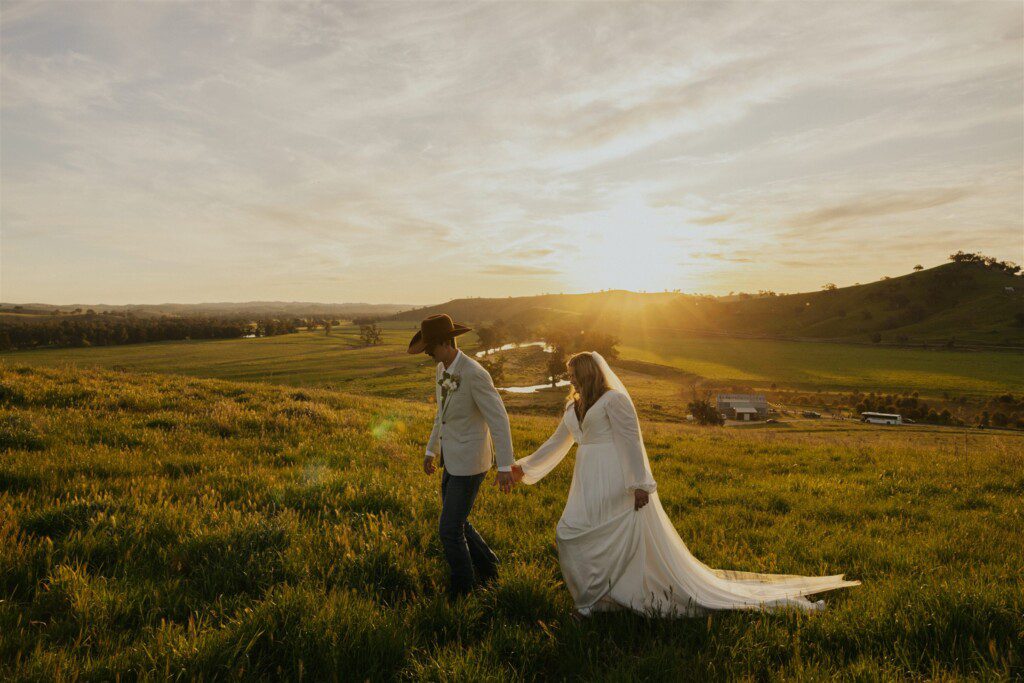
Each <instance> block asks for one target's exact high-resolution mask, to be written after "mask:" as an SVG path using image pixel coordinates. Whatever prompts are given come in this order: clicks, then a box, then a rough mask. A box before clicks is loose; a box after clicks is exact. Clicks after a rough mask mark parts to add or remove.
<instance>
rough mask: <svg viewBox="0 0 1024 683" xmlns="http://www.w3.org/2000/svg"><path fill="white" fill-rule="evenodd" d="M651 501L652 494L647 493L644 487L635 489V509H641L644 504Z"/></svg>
mask: <svg viewBox="0 0 1024 683" xmlns="http://www.w3.org/2000/svg"><path fill="white" fill-rule="evenodd" d="M649 502H651V494H649V493H647V491H644V490H643V489H635V490H634V491H633V509H634V510H639V509H640V508H642V507H643V506H644V505H647V504H648V503H649Z"/></svg>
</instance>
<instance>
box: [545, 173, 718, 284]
mask: <svg viewBox="0 0 1024 683" xmlns="http://www.w3.org/2000/svg"><path fill="white" fill-rule="evenodd" d="M691 217H692V215H691V213H690V212H689V211H688V210H686V209H684V208H683V207H679V206H666V207H652V206H651V205H650V204H648V202H647V201H646V200H645V198H644V197H643V196H642V195H641V194H640V193H630V194H628V195H625V196H623V197H621V198H619V199H618V201H616V203H615V204H613V205H612V206H611V207H609V208H608V209H605V210H601V211H594V212H588V213H586V214H578V215H576V216H573V217H572V220H571V221H570V222H569V223H568V224H566V225H565V227H566V229H567V230H568V231H569V232H570V235H571V237H572V240H573V244H574V254H573V263H572V265H571V268H570V272H569V279H570V281H571V285H572V286H573V287H574V288H576V289H582V290H588V291H594V290H599V289H629V290H632V291H649V292H650V291H662V290H674V289H682V290H684V291H692V290H695V289H697V290H699V289H700V288H701V283H702V282H706V280H707V276H708V275H709V271H711V270H715V269H718V268H721V267H722V265H723V264H722V263H721V262H718V261H714V260H713V259H709V262H708V263H701V262H697V263H694V261H693V259H692V258H691V255H692V254H695V253H707V252H709V251H713V250H714V249H713V240H712V239H711V237H710V236H709V234H708V231H707V228H706V227H705V226H700V225H695V224H692V223H690V222H689V220H688V219H689V218H691ZM711 261H714V262H711Z"/></svg>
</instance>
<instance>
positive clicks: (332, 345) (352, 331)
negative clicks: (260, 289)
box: [0, 323, 432, 396]
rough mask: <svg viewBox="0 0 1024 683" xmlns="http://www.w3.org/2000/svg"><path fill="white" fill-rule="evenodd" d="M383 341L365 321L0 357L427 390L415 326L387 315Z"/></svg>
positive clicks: (391, 392) (392, 391)
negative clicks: (370, 343) (365, 341)
mask: <svg viewBox="0 0 1024 683" xmlns="http://www.w3.org/2000/svg"><path fill="white" fill-rule="evenodd" d="M381 327H382V328H384V341H385V343H384V344H382V345H380V346H374V347H363V346H361V345H360V342H359V339H358V337H359V328H358V327H356V326H353V325H342V326H337V327H335V328H334V329H333V330H332V332H331V334H330V335H326V334H324V332H323V330H320V331H315V332H298V333H295V334H286V335H279V336H275V337H261V338H258V339H225V340H216V341H205V340H202V341H168V342H154V343H147V344H127V345H123V346H97V347H92V348H71V349H40V350H34V351H15V352H10V353H5V354H0V361H8V362H14V363H18V364H21V365H37V366H47V367H59V366H63V365H76V366H80V367H99V368H108V369H115V370H132V371H144V372H168V373H175V374H181V375H190V376H194V377H211V378H217V379H227V380H238V381H257V382H270V383H272V384H288V385H291V386H299V387H306V386H309V387H314V386H315V387H325V388H341V387H343V388H345V389H346V390H347V391H357V392H364V393H374V394H378V395H381V396H413V395H422V394H423V393H424V392H423V381H422V375H423V368H425V367H428V366H430V367H432V363H431V361H430V359H429V358H427V357H426V356H424V355H422V354H420V355H417V356H411V355H409V354H407V353H406V352H405V349H406V347H407V346H408V343H409V338H410V337H412V334H413V332H414V331H415V329H417V328H416V327H415V326H413V325H410V324H409V323H382V325H381Z"/></svg>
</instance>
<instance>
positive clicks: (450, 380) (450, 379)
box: [437, 372, 462, 403]
mask: <svg viewBox="0 0 1024 683" xmlns="http://www.w3.org/2000/svg"><path fill="white" fill-rule="evenodd" d="M437 383H438V384H440V385H441V403H444V402H445V401H447V400H448V396H449V395H451V394H452V393H453V392H455V391H457V390H458V388H459V384H461V383H462V375H460V374H457V373H456V374H451V373H448V372H445V373H444V375H443V376H442V377H441V379H439V380H438V381H437Z"/></svg>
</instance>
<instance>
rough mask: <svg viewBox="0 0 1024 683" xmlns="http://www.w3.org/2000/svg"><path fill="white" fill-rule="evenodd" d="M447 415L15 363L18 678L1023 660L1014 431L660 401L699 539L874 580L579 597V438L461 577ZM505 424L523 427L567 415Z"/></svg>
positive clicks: (873, 675)
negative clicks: (663, 611)
mask: <svg viewBox="0 0 1024 683" xmlns="http://www.w3.org/2000/svg"><path fill="white" fill-rule="evenodd" d="M419 373H420V374H419V376H418V380H419V381H420V382H421V386H425V385H427V384H428V383H429V370H428V369H426V368H423V369H421V370H420V371H419ZM431 417H432V411H431V407H430V406H429V405H427V404H424V403H418V402H414V401H404V400H397V399H384V398H377V397H367V396H353V395H350V394H346V393H341V392H336V391H330V390H324V389H309V388H305V389H300V388H295V387H283V386H272V385H269V384H251V383H235V382H228V381H220V380H207V379H195V378H188V377H175V376H170V375H160V374H138V373H129V372H110V371H99V370H91V371H83V370H78V369H74V368H67V369H51V368H30V367H24V366H17V367H13V366H7V367H4V368H0V679H14V680H38V681H53V680H72V679H81V680H114V679H117V678H120V679H133V680H134V679H139V678H161V679H168V678H173V679H182V680H184V679H204V680H211V679H236V678H259V679H266V680H280V679H292V680H296V679H308V680H332V679H336V680H363V679H372V680H393V679H396V678H397V679H409V680H422V679H428V680H524V679H525V680H558V679H574V680H595V679H603V680H623V681H625V680H668V681H677V680H720V679H748V680H775V679H817V680H833V679H836V678H845V679H856V680H892V679H898V678H916V679H921V678H932V679H961V678H962V679H969V678H985V679H1010V678H1014V677H1019V676H1021V675H1022V674H1024V669H1022V653H1021V649H1020V642H1021V634H1022V633H1024V597H1022V592H1024V587H1022V583H1021V582H1022V577H1021V567H1022V566H1024V548H1022V545H1021V543H1020V539H1021V538H1022V536H1024V509H1022V507H1021V503H1020V501H1021V499H1022V496H1024V454H1022V451H1024V438H1022V437H1021V436H1020V435H1015V434H1010V433H1003V434H996V433H976V432H966V431H957V430H936V429H929V428H924V427H921V428H908V429H900V430H888V429H871V428H863V427H860V426H858V425H852V426H848V427H846V428H844V429H832V430H829V431H818V430H816V429H814V428H813V427H809V428H808V429H805V430H795V429H792V428H790V429H782V428H780V429H771V428H765V429H760V430H757V431H743V430H722V429H714V428H699V427H692V426H686V425H678V424H667V423H651V422H645V425H644V427H645V436H646V438H647V443H648V448H649V452H650V455H651V459H652V466H653V469H654V473H655V476H656V477H657V478H658V482H659V492H660V496H661V500H662V501H663V504H664V505H665V507H666V510H667V511H668V513H669V515H670V517H671V518H672V519H673V520H674V522H675V524H676V526H677V528H678V530H679V532H680V534H681V536H682V537H683V539H684V540H685V541H686V542H687V544H688V545H689V546H690V548H691V549H692V550H693V552H694V553H695V555H696V556H697V557H698V558H700V559H702V560H703V561H705V562H707V563H708V564H710V565H712V566H716V567H723V568H726V567H729V568H736V569H748V570H759V571H777V572H787V573H788V572H793V573H805V574H825V573H839V572H846V573H847V574H848V576H850V577H851V578H857V579H860V580H862V581H863V585H862V586H860V587H857V588H854V589H851V590H845V591H839V592H836V593H834V594H831V595H829V596H828V597H827V599H828V601H829V604H830V609H829V610H828V611H826V612H824V613H820V614H814V615H796V614H749V613H747V614H732V613H723V614H719V615H715V616H713V617H712V618H710V619H684V620H678V621H661V620H645V619H642V618H639V617H636V616H632V615H628V614H609V615H599V616H598V617H595V618H594V619H592V620H590V621H588V622H586V623H584V624H581V625H578V624H576V623H574V622H573V621H572V620H571V619H570V618H569V610H570V606H571V605H570V599H569V596H568V593H567V591H566V589H565V588H564V586H563V585H562V583H561V580H560V574H559V571H558V563H557V556H556V553H555V548H554V526H555V522H556V520H557V519H558V517H559V515H560V514H561V510H562V506H563V505H564V501H565V496H566V492H567V488H568V484H569V479H570V476H571V469H572V456H570V457H569V458H568V459H567V460H566V462H564V463H563V464H562V465H561V466H560V467H559V469H558V470H556V471H555V472H554V473H553V474H552V475H551V476H550V477H549V478H548V479H546V480H545V481H543V482H541V483H540V484H539V485H537V486H534V487H526V488H522V489H518V490H516V491H515V492H514V493H513V494H512V495H509V496H503V495H502V494H500V493H498V492H497V491H496V489H494V488H493V487H491V486H490V482H489V481H488V483H487V484H485V487H484V490H483V492H482V494H481V496H480V498H479V500H478V503H477V505H476V508H475V511H474V523H475V524H476V525H477V527H478V528H479V529H480V531H481V533H482V534H483V535H484V536H485V537H486V538H487V539H488V540H489V542H490V543H491V545H492V546H493V547H494V549H495V550H496V552H497V553H498V554H499V556H500V557H501V558H502V560H503V565H502V575H501V578H500V580H499V582H498V584H497V585H496V586H495V587H494V588H493V589H491V590H488V591H484V592H481V593H478V594H476V595H474V596H473V597H472V598H470V599H469V600H468V601H466V602H465V603H463V604H461V605H458V606H449V605H448V604H447V603H446V602H445V600H444V599H443V597H442V592H443V588H444V584H445V580H446V574H445V571H446V566H445V563H444V561H443V558H442V555H441V551H440V546H439V543H438V540H437V534H436V531H435V526H436V521H437V514H438V507H439V499H438V493H437V488H438V481H437V478H436V477H433V478H428V477H426V476H425V475H423V473H422V471H421V470H420V469H419V466H420V455H421V453H422V446H423V441H424V439H425V438H426V434H427V432H428V427H429V422H430V419H431ZM512 424H513V436H514V440H515V445H516V448H517V451H518V452H519V453H521V454H525V453H528V452H530V451H531V450H532V449H533V448H535V447H536V446H537V445H538V444H539V443H540V442H541V441H543V440H544V439H545V438H546V437H547V436H548V434H549V433H550V431H551V430H552V429H553V427H554V425H555V418H554V417H552V416H550V415H539V416H529V415H521V414H516V413H514V414H513V416H512ZM489 479H490V478H489Z"/></svg>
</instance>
